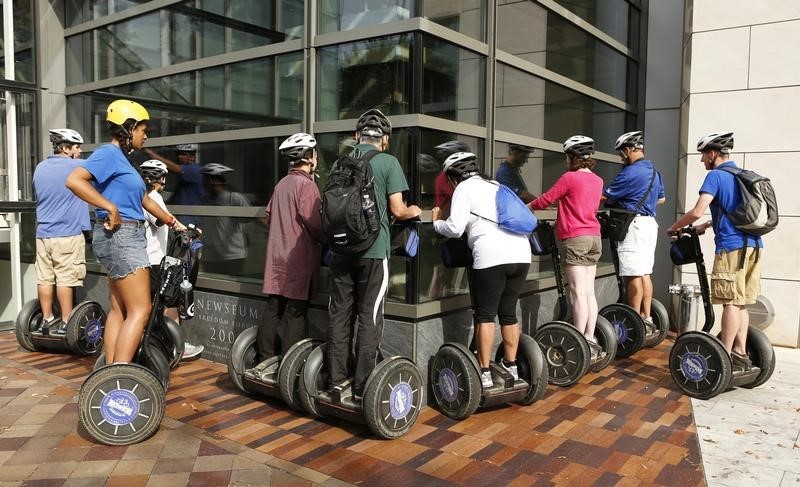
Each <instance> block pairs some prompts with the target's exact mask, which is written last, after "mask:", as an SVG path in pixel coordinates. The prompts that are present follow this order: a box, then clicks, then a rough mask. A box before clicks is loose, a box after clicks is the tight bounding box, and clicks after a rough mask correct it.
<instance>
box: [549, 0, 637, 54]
mask: <svg viewBox="0 0 800 487" xmlns="http://www.w3.org/2000/svg"><path fill="white" fill-rule="evenodd" d="M556 2H558V3H559V4H560V5H561V6H562V7H564V8H566V9H567V10H569V11H570V12H572V13H574V14H575V15H577V16H578V17H580V18H582V19H583V20H585V21H587V22H589V23H590V24H592V25H594V26H595V27H597V28H598V29H600V30H602V31H603V32H605V33H606V34H608V35H610V36H611V37H613V38H614V39H616V40H617V41H619V42H621V43H622V44H625V45H628V46H630V44H628V12H629V10H635V9H631V7H630V5H629V4H628V2H627V0H556Z"/></svg>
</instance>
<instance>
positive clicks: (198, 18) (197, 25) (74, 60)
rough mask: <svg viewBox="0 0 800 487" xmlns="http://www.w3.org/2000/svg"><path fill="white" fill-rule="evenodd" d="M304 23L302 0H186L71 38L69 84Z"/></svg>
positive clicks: (247, 42) (231, 48)
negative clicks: (208, 0)
mask: <svg viewBox="0 0 800 487" xmlns="http://www.w3.org/2000/svg"><path fill="white" fill-rule="evenodd" d="M278 3H281V4H283V3H286V4H287V6H288V7H287V8H286V9H283V8H280V9H279V8H277V6H276V5H277V4H278ZM302 28H303V6H302V2H301V3H300V4H299V5H298V4H296V2H275V1H261V0H247V1H244V0H240V1H237V2H201V3H200V7H196V6H195V2H194V1H190V2H184V3H181V4H179V5H175V6H171V7H167V8H164V9H161V10H159V11H154V12H150V13H146V14H143V15H140V16H138V17H134V18H131V19H126V20H123V21H121V22H118V23H115V24H110V25H106V26H103V27H100V28H98V29H96V30H93V31H89V32H84V33H81V34H77V35H75V36H71V37H69V38H67V50H66V56H67V57H66V61H67V62H66V65H67V84H69V85H76V84H82V83H88V82H91V81H97V80H102V79H107V78H112V77H115V76H122V75H125V74H130V73H137V72H140V71H144V70H148V69H153V68H159V67H163V66H170V65H173V64H176V63H181V62H185V61H191V60H195V59H202V58H205V57H209V56H215V55H218V54H224V53H228V52H235V51H239V50H242V49H249V48H252V47H258V46H264V45H268V44H274V43H277V42H282V41H284V40H287V39H294V38H297V37H299V36H302V34H303V30H302Z"/></svg>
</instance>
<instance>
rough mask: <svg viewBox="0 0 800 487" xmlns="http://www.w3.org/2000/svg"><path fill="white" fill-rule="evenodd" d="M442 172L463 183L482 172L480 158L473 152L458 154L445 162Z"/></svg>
mask: <svg viewBox="0 0 800 487" xmlns="http://www.w3.org/2000/svg"><path fill="white" fill-rule="evenodd" d="M442 172H443V173H445V174H446V175H447V176H449V177H451V178H453V179H455V180H456V181H463V180H464V179H466V178H468V177H471V176H474V175H476V174H478V173H479V172H480V168H478V158H477V157H476V156H475V154H473V153H472V152H456V153H455V154H452V155H451V156H450V157H448V158H447V159H446V160H445V161H444V166H443V167H442Z"/></svg>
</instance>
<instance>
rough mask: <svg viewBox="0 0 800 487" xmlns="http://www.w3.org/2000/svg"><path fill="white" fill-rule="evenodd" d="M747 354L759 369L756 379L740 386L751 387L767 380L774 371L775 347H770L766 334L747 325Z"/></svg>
mask: <svg viewBox="0 0 800 487" xmlns="http://www.w3.org/2000/svg"><path fill="white" fill-rule="evenodd" d="M746 348H747V355H748V356H749V357H750V360H751V361H752V362H753V365H755V366H756V367H758V368H760V369H761V373H759V374H758V377H756V380H754V381H753V382H751V383H749V384H744V385H742V387H746V388H748V389H752V388H753V387H758V386H760V385H761V384H763V383H765V382H767V381H768V380H769V378H770V377H772V373H773V372H775V349H773V348H772V343H770V341H769V338H767V335H766V334H765V333H764V332H763V331H761V330H759V329H758V328H756V327H755V326H749V327H747V347H746Z"/></svg>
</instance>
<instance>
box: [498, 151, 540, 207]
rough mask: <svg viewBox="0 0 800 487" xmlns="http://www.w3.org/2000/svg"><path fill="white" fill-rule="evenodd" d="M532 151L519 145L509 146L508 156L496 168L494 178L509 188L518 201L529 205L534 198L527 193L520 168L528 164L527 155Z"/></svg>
mask: <svg viewBox="0 0 800 487" xmlns="http://www.w3.org/2000/svg"><path fill="white" fill-rule="evenodd" d="M531 151H533V148H532V147H528V146H525V145H519V144H509V146H508V156H506V160H505V161H503V162H502V163H500V167H498V168H497V173H496V174H495V175H494V178H495V179H496V180H497V182H499V183H500V184H504V185H506V186H508V187H509V188H511V190H512V191H514V193H516V195H517V196H519V199H521V200H522V201H524V202H525V203H530V202H531V201H533V200H534V196H533V195H532V194H531V193H530V192H529V191H528V186H526V185H525V181H524V180H523V179H522V174H521V173H520V171H522V166H524V165H525V163H526V162H528V155H529V154H530V153H531Z"/></svg>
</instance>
